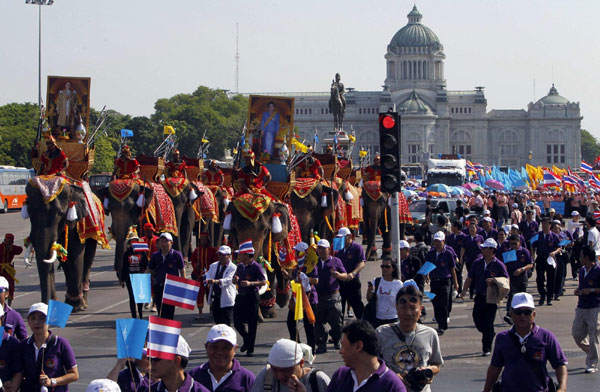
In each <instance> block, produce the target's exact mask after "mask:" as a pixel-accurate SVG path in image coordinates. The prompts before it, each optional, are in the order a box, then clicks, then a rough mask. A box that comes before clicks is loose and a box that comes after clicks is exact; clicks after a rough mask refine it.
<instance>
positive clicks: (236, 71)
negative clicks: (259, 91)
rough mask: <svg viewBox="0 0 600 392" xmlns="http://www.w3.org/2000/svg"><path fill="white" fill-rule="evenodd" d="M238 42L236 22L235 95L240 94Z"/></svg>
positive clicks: (236, 25)
mask: <svg viewBox="0 0 600 392" xmlns="http://www.w3.org/2000/svg"><path fill="white" fill-rule="evenodd" d="M238 40H239V35H238V23H237V22H236V24H235V93H236V94H238V93H239V92H240V90H239V83H240V52H239V50H238V49H239V46H238Z"/></svg>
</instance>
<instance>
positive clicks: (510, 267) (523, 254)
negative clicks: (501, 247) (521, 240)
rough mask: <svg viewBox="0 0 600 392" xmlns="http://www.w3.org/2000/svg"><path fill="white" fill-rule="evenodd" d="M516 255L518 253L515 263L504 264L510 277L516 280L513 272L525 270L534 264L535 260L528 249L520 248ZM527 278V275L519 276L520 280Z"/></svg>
mask: <svg viewBox="0 0 600 392" xmlns="http://www.w3.org/2000/svg"><path fill="white" fill-rule="evenodd" d="M510 250H511V249H509V250H506V251H505V252H508V251H510ZM516 253H517V259H516V260H515V261H510V262H508V263H504V264H505V265H506V271H507V272H508V275H509V276H510V278H511V279H514V278H515V276H513V272H515V271H516V270H518V269H519V268H523V267H525V266H527V265H529V264H532V263H533V260H531V253H529V251H528V250H527V249H525V248H523V247H520V248H519V249H517V250H516ZM503 261H504V260H503ZM526 276H527V274H526V273H522V274H521V275H519V277H520V278H523V277H526Z"/></svg>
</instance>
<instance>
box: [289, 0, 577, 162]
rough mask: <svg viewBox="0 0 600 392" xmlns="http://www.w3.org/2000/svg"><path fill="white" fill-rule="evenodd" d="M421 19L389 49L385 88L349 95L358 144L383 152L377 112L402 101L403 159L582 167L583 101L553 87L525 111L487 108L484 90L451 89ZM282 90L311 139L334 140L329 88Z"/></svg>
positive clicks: (349, 118) (412, 19)
mask: <svg viewBox="0 0 600 392" xmlns="http://www.w3.org/2000/svg"><path fill="white" fill-rule="evenodd" d="M422 19H423V15H421V13H420V12H419V11H418V9H417V7H416V6H414V7H413V9H412V11H411V12H410V13H409V14H408V23H407V24H406V26H404V27H402V28H401V29H400V30H398V32H397V33H396V34H395V35H394V36H393V37H392V39H391V41H390V43H389V45H388V46H387V53H386V54H385V60H386V78H385V82H384V87H383V91H356V90H352V89H350V91H347V92H346V101H347V107H346V116H345V119H344V128H345V130H346V131H350V129H353V131H354V132H355V135H356V139H357V145H358V146H359V147H364V148H368V149H370V150H371V151H372V152H374V153H376V152H378V151H379V146H378V144H379V137H378V128H377V117H378V113H379V111H380V110H381V111H387V109H388V108H389V107H392V106H394V105H395V107H396V110H397V111H398V113H399V114H400V115H401V121H402V161H403V163H420V162H424V161H426V158H427V157H428V156H432V157H436V156H437V155H438V154H461V155H462V156H463V157H465V158H466V159H469V160H471V161H473V162H477V163H482V164H487V165H492V164H496V165H501V166H511V167H520V166H524V165H525V164H526V163H531V164H533V165H544V166H547V165H556V166H558V167H567V166H571V167H579V164H580V162H581V119H582V116H581V114H580V109H579V103H577V102H571V101H569V100H568V99H567V98H564V97H562V96H561V95H559V93H558V91H557V89H556V87H555V86H554V85H553V86H552V87H551V88H550V91H549V92H548V95H546V96H545V97H543V98H541V99H539V100H538V101H537V102H535V103H533V102H531V103H529V104H528V105H527V109H526V110H524V109H514V110H494V109H492V110H489V111H488V108H487V100H486V97H485V93H484V88H483V87H475V89H474V90H464V91H448V90H446V80H445V77H444V61H445V59H446V55H445V54H444V47H443V45H442V43H441V41H440V39H439V38H438V37H437V35H436V34H435V33H434V32H433V31H432V30H431V29H430V28H428V27H427V26H425V25H423V24H422V23H421V21H422ZM339 71H340V73H341V74H342V81H343V82H344V83H345V85H346V87H348V86H349V85H351V83H352V81H349V80H345V79H344V78H343V76H344V74H343V68H341V69H340V70H339ZM277 94H278V95H286V96H294V97H295V98H296V113H295V116H294V124H295V125H296V126H298V128H299V130H300V134H301V135H302V136H303V137H305V138H306V139H307V140H312V135H313V134H314V131H315V129H316V130H318V132H319V138H320V140H324V139H326V138H330V137H331V136H329V135H330V131H331V130H332V128H333V122H332V121H333V120H332V116H331V114H330V113H329V111H328V109H327V107H328V100H329V93H328V92H322V93H277ZM355 154H358V148H357V149H356V150H355Z"/></svg>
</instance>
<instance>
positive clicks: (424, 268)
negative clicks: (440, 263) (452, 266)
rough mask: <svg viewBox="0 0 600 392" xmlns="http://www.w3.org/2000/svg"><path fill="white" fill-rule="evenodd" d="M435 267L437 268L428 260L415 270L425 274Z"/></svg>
mask: <svg viewBox="0 0 600 392" xmlns="http://www.w3.org/2000/svg"><path fill="white" fill-rule="evenodd" d="M436 268H437V266H436V265H435V264H433V263H432V262H430V261H426V262H425V264H423V266H422V267H421V269H420V270H419V271H417V274H419V275H427V274H428V273H430V272H431V271H433V270H434V269H436Z"/></svg>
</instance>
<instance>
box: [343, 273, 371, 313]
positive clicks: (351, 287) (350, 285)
mask: <svg viewBox="0 0 600 392" xmlns="http://www.w3.org/2000/svg"><path fill="white" fill-rule="evenodd" d="M360 289H361V284H360V279H358V278H354V279H352V280H351V281H349V282H340V295H341V296H342V315H344V314H346V312H345V311H346V303H348V305H349V306H351V307H352V310H354V314H355V315H356V319H357V320H360V319H361V318H362V316H363V312H364V309H365V306H364V305H363V303H362V296H361V292H360Z"/></svg>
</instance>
